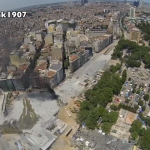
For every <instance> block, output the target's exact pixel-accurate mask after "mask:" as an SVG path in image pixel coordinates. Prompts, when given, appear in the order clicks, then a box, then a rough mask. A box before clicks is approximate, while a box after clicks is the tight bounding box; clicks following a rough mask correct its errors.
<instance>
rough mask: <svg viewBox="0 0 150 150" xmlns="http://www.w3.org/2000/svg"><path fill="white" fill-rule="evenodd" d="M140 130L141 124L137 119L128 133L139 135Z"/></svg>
mask: <svg viewBox="0 0 150 150" xmlns="http://www.w3.org/2000/svg"><path fill="white" fill-rule="evenodd" d="M141 128H142V123H141V121H140V120H139V119H137V120H135V121H134V122H133V123H132V125H131V128H130V132H137V133H139V131H140V130H141Z"/></svg>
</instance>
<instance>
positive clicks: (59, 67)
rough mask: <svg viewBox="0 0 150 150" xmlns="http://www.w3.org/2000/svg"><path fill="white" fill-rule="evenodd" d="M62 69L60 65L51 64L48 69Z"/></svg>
mask: <svg viewBox="0 0 150 150" xmlns="http://www.w3.org/2000/svg"><path fill="white" fill-rule="evenodd" d="M61 68H62V63H55V64H51V66H50V69H52V70H56V71H57V70H60V69H61Z"/></svg>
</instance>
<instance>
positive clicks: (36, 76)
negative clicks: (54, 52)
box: [30, 60, 63, 89]
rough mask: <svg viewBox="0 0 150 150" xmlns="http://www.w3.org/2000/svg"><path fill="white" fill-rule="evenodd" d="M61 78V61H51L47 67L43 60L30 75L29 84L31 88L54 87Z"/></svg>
mask: <svg viewBox="0 0 150 150" xmlns="http://www.w3.org/2000/svg"><path fill="white" fill-rule="evenodd" d="M62 80H63V68H62V62H60V61H56V60H54V61H51V62H50V66H49V67H48V68H47V63H46V62H43V63H41V64H38V65H37V66H36V68H35V70H34V72H33V73H32V74H31V76H30V85H31V87H32V88H37V89H41V88H47V86H48V85H49V86H50V87H52V88H54V87H55V86H57V85H58V84H59V83H60V82H61V81H62Z"/></svg>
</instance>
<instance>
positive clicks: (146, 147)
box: [139, 129, 150, 150]
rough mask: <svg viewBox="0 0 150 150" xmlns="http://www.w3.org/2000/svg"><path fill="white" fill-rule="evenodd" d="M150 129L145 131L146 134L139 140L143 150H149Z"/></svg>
mask: <svg viewBox="0 0 150 150" xmlns="http://www.w3.org/2000/svg"><path fill="white" fill-rule="evenodd" d="M149 137H150V129H147V132H146V133H145V134H144V135H143V136H142V137H141V138H140V140H139V145H140V148H141V149H143V150H149V148H150V138H149Z"/></svg>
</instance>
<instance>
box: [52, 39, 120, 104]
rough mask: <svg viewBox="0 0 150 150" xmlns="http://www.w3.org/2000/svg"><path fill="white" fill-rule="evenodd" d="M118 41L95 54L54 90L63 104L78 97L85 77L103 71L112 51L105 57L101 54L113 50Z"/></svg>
mask: <svg viewBox="0 0 150 150" xmlns="http://www.w3.org/2000/svg"><path fill="white" fill-rule="evenodd" d="M117 43H118V41H114V43H112V44H111V45H109V46H108V47H107V48H105V49H104V50H103V51H101V52H100V53H95V54H94V56H93V58H91V59H90V60H89V61H88V62H87V63H86V64H84V65H83V66H82V67H81V68H79V69H78V70H77V71H76V72H75V73H74V74H73V77H72V78H71V79H66V80H65V81H64V82H63V83H62V84H61V85H60V86H58V87H57V88H56V89H55V92H56V94H58V95H59V97H60V99H61V100H63V102H68V101H69V100H70V99H71V97H74V96H78V95H79V94H80V93H81V92H82V91H83V90H84V87H83V86H82V85H80V82H83V81H84V80H85V79H87V77H88V76H89V77H93V76H94V74H95V73H96V71H99V70H100V69H103V68H104V67H105V64H106V63H107V62H108V61H109V60H110V58H111V54H112V51H110V52H109V53H108V54H107V55H104V54H103V53H104V52H105V51H107V50H108V49H113V48H114V47H115V46H116V45H117Z"/></svg>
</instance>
